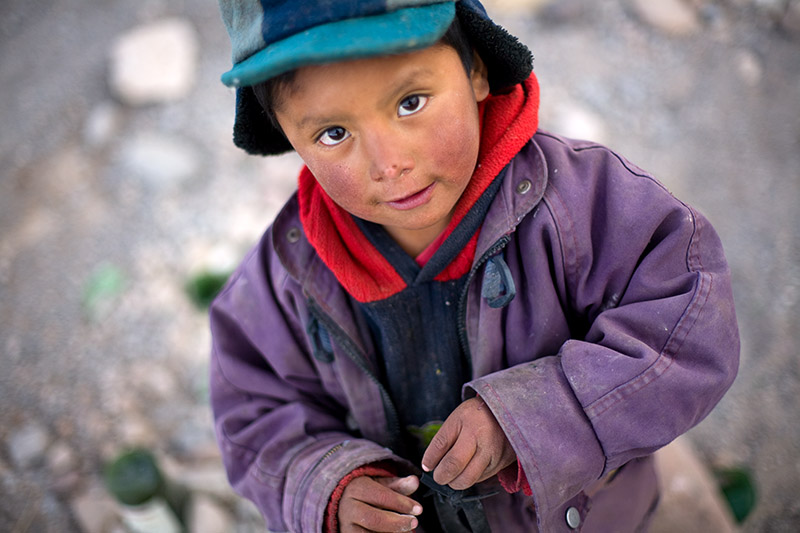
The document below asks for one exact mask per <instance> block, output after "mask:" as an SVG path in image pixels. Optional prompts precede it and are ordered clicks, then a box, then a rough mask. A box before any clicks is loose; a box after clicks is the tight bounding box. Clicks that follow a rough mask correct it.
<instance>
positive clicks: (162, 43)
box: [109, 18, 198, 106]
mask: <svg viewBox="0 0 800 533" xmlns="http://www.w3.org/2000/svg"><path fill="white" fill-rule="evenodd" d="M197 50H198V44H197V36H196V32H195V30H194V28H193V27H192V26H191V24H190V23H189V22H188V21H186V20H184V19H178V18H172V19H164V20H161V21H158V22H154V23H152V24H148V25H144V26H139V27H137V28H134V29H132V30H131V31H129V32H128V33H126V34H124V35H122V36H120V37H119V39H118V40H117V41H116V43H114V45H113V46H112V49H111V64H110V67H109V85H110V87H111V89H112V90H113V92H114V93H115V94H116V96H117V97H118V98H119V99H120V100H121V101H122V102H123V103H125V104H128V105H131V106H141V105H147V104H154V103H163V102H170V101H176V100H180V99H182V98H184V97H185V96H186V95H187V94H188V92H189V91H190V90H191V88H192V86H193V85H194V82H195V75H196V74H195V73H196V71H197V56H198V53H197Z"/></svg>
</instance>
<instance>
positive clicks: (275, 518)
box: [210, 236, 393, 532]
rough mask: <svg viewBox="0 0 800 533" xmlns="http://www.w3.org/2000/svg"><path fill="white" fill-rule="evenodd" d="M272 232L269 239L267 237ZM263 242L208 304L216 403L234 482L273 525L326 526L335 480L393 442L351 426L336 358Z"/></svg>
mask: <svg viewBox="0 0 800 533" xmlns="http://www.w3.org/2000/svg"><path fill="white" fill-rule="evenodd" d="M268 237H269V236H267V237H266V238H265V242H268V241H269V238H268ZM286 283H288V280H287V276H286V274H285V272H283V271H282V269H281V268H279V265H278V262H277V261H276V260H275V258H274V257H272V256H271V252H270V249H269V247H266V246H262V247H261V248H260V249H258V250H257V251H254V252H253V253H251V254H250V256H249V257H248V258H247V259H246V260H245V262H244V263H243V265H242V266H241V267H240V269H239V270H238V271H237V272H236V273H235V274H234V275H233V276H232V278H231V280H230V281H229V282H228V285H227V286H226V288H225V289H224V290H223V292H221V293H220V295H219V296H218V297H217V299H216V300H215V302H214V304H213V305H212V308H211V313H210V320H211V331H212V356H211V368H210V380H211V381H210V390H211V405H212V410H213V415H214V419H215V428H216V432H217V440H218V444H219V447H220V450H221V453H222V459H223V462H224V464H225V468H226V471H227V474H228V479H229V481H230V483H231V485H232V487H233V488H234V490H235V491H236V492H237V493H239V494H240V495H242V496H244V497H246V498H248V499H250V500H252V501H253V502H254V503H255V504H256V506H257V507H258V508H259V510H260V511H261V513H262V515H263V516H264V518H265V520H266V522H267V527H268V528H269V529H270V530H274V531H309V532H319V531H322V529H323V517H324V512H325V508H326V506H327V504H328V501H329V499H330V496H331V494H332V492H333V490H334V489H335V488H336V486H337V484H338V482H339V481H340V480H341V479H342V478H344V477H345V476H346V475H347V474H348V473H349V472H351V471H352V470H354V469H355V468H357V467H359V466H362V465H364V464H368V463H375V462H377V461H381V460H387V459H392V458H393V456H392V454H391V452H390V451H389V450H387V449H385V448H383V447H381V446H379V445H378V444H375V443H373V442H371V441H368V440H365V439H359V438H354V437H353V436H352V435H351V434H350V433H349V432H348V430H347V425H346V423H345V420H346V409H345V408H344V407H343V405H344V404H345V403H346V400H345V399H344V398H343V397H339V393H337V389H336V387H335V386H334V385H332V383H333V381H334V380H335V376H334V375H333V370H331V368H330V367H331V365H330V364H328V363H325V364H324V366H323V365H322V364H321V363H319V362H318V361H317V360H316V359H315V358H314V357H313V356H312V355H311V354H310V353H309V348H308V344H307V341H306V338H305V330H304V329H303V327H302V321H301V313H302V302H296V301H293V298H294V297H295V296H294V295H295V294H300V291H299V290H297V291H295V292H292V291H291V290H286V289H285V287H284V285H285V284H286Z"/></svg>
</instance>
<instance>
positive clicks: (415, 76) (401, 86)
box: [381, 67, 435, 106]
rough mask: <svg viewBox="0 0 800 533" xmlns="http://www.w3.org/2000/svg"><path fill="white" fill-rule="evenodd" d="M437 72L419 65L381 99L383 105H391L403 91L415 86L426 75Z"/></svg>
mask: <svg viewBox="0 0 800 533" xmlns="http://www.w3.org/2000/svg"><path fill="white" fill-rule="evenodd" d="M434 75H435V72H434V71H433V70H431V68H430V67H417V68H415V69H414V70H412V71H411V72H409V73H408V74H405V75H404V76H403V78H402V79H401V80H400V82H399V83H398V84H397V85H396V86H395V87H394V88H393V89H392V90H391V91H390V92H389V93H388V94H387V95H386V97H385V98H384V99H383V100H381V105H384V106H385V105H389V104H390V103H392V102H393V101H394V100H397V98H398V97H399V96H400V95H402V94H403V93H405V92H407V91H409V90H411V89H412V88H414V86H415V85H417V84H419V83H420V80H421V79H424V78H425V77H431V76H434Z"/></svg>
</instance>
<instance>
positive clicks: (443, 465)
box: [433, 433, 477, 485]
mask: <svg viewBox="0 0 800 533" xmlns="http://www.w3.org/2000/svg"><path fill="white" fill-rule="evenodd" d="M463 437H464V435H463V433H462V434H461V435H460V438H459V439H458V440H456V442H455V444H453V446H452V447H451V448H450V450H448V452H447V453H446V454H445V456H444V457H442V459H441V460H440V461H439V464H438V465H437V466H436V468H435V469H434V470H433V480H434V481H436V483H438V484H439V485H449V484H450V482H452V481H453V480H454V479H455V478H457V477H458V476H459V475H460V474H461V473H462V472H463V471H464V469H465V468H466V467H467V465H468V464H469V463H470V461H472V457H473V456H474V455H475V452H476V451H477V448H476V446H475V440H474V439H469V438H463Z"/></svg>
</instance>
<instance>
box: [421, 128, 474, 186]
mask: <svg viewBox="0 0 800 533" xmlns="http://www.w3.org/2000/svg"><path fill="white" fill-rule="evenodd" d="M445 124H447V127H445V128H440V129H439V130H437V132H436V136H435V142H431V143H429V146H435V147H436V150H435V153H432V154H431V156H432V157H433V159H434V160H435V161H436V164H437V166H438V167H439V168H444V169H450V172H448V174H449V173H451V172H452V173H454V174H455V175H459V174H460V173H462V172H468V173H469V175H471V174H472V165H474V161H475V160H476V158H477V155H478V146H479V135H480V132H479V130H478V125H477V123H476V122H475V121H474V120H471V119H470V118H462V119H461V120H458V121H447V122H445ZM432 141H433V139H432Z"/></svg>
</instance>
